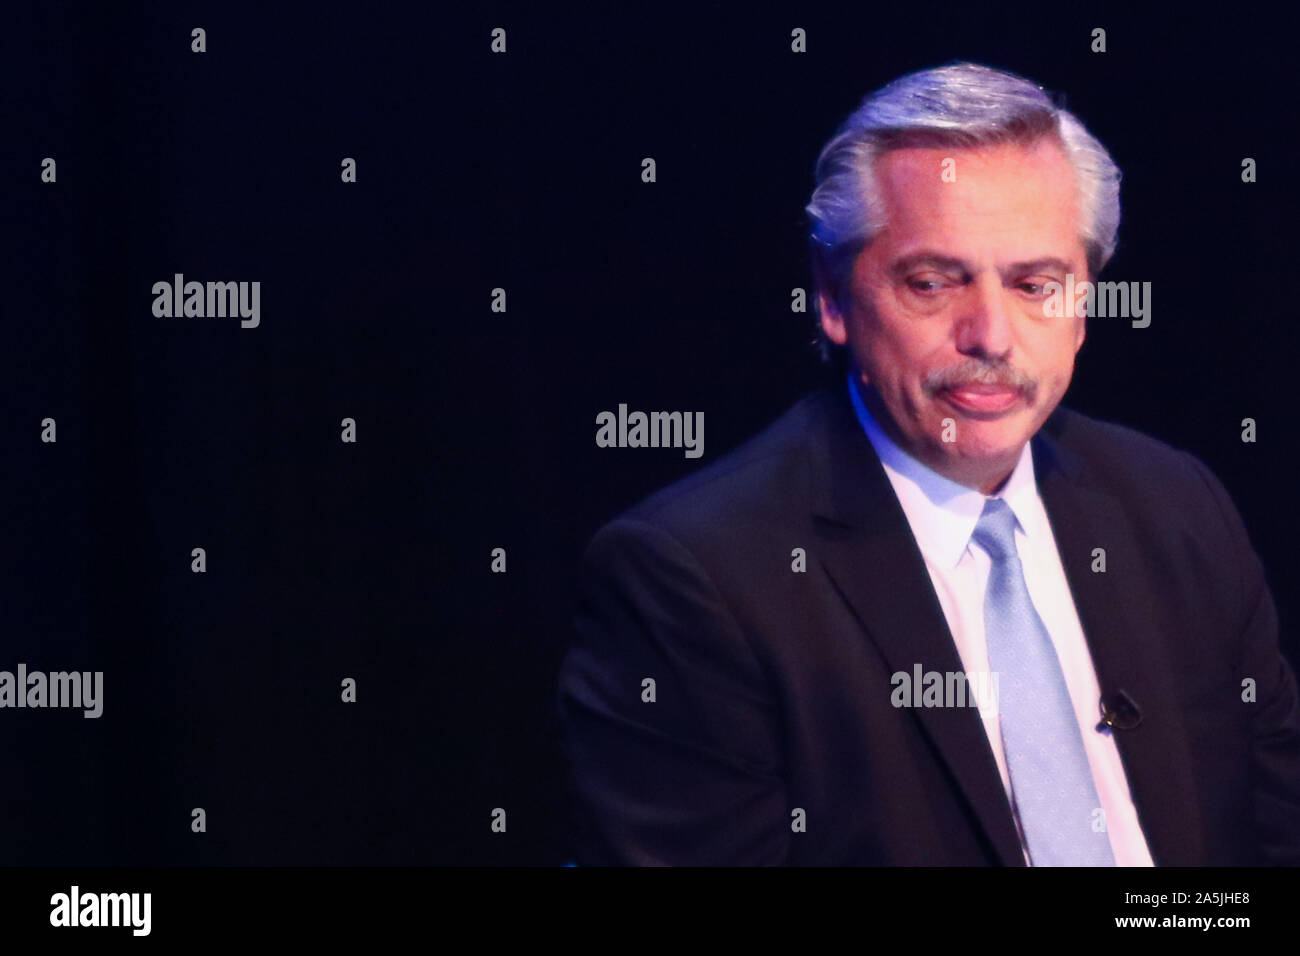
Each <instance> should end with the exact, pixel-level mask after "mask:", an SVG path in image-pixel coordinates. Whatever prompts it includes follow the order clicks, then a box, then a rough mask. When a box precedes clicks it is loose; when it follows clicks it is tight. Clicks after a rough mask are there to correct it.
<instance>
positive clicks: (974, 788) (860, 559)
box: [809, 386, 1024, 866]
mask: <svg viewBox="0 0 1300 956" xmlns="http://www.w3.org/2000/svg"><path fill="white" fill-rule="evenodd" d="M819 407H820V409H821V410H822V412H823V414H821V415H820V416H819V418H818V421H819V423H820V424H819V427H823V428H825V429H826V432H825V433H824V435H822V436H820V438H821V439H822V440H813V441H812V442H810V443H809V449H810V454H811V456H812V458H811V461H810V465H811V469H812V471H811V476H812V482H813V484H812V495H813V512H814V514H815V516H816V518H817V519H818V530H819V534H820V536H821V538H820V543H819V550H820V560H821V563H822V566H823V567H824V568H825V570H826V573H827V574H829V575H830V577H831V579H832V580H833V581H834V582H835V585H836V586H837V587H838V588H839V590H840V592H841V593H842V594H843V595H844V597H845V599H846V600H847V602H848V603H849V605H850V606H851V607H852V608H853V611H854V613H855V614H856V615H857V617H858V619H859V620H860V621H861V623H862V626H863V627H864V628H865V629H866V631H867V634H868V635H869V636H870V638H871V640H872V641H873V642H874V643H875V645H876V646H877V647H878V648H879V650H880V653H881V654H882V655H883V656H884V658H885V660H886V662H887V663H888V665H889V668H890V671H891V673H895V672H899V671H902V672H905V673H908V674H911V673H912V672H913V667H914V665H916V664H920V665H922V669H923V670H926V671H931V670H934V671H940V672H944V671H949V672H958V671H961V670H963V667H962V664H961V659H960V657H959V655H958V654H957V648H956V645H955V644H954V643H953V639H952V635H951V633H950V632H949V630H948V624H947V621H946V619H945V618H944V615H943V609H942V608H941V607H940V605H939V601H938V598H937V597H936V596H935V594H934V588H933V586H932V585H931V583H930V576H929V572H928V571H927V570H926V567H925V561H924V559H923V558H922V556H921V552H920V549H919V548H918V547H917V545H916V541H915V539H914V538H913V537H912V532H911V528H910V526H909V525H908V523H907V517H906V515H905V514H904V513H903V510H902V507H901V506H900V505H899V503H898V499H897V497H896V496H895V494H894V491H893V487H892V486H891V485H890V484H889V479H888V477H887V476H886V475H885V472H884V469H883V468H882V467H881V465H880V461H879V459H878V458H877V457H876V454H875V450H874V449H873V448H872V447H871V442H870V441H869V440H868V439H867V436H866V435H865V433H863V431H862V427H861V425H860V424H859V422H858V420H857V417H856V415H855V414H854V412H853V407H852V405H851V403H850V402H849V398H848V394H847V386H844V387H841V388H839V389H828V390H827V391H826V392H824V393H823V394H822V396H821V404H820V406H819ZM889 690H890V688H888V687H885V688H883V689H882V693H888V692H889ZM910 710H911V713H912V715H913V716H914V717H915V719H916V720H918V721H919V722H920V725H921V728H922V730H923V731H924V733H925V734H926V735H927V736H928V737H929V739H930V741H931V742H932V743H933V744H934V746H935V748H936V750H937V751H938V753H939V755H940V757H941V759H942V760H943V762H944V763H945V764H946V765H947V767H948V769H949V771H950V772H951V773H952V776H953V778H954V779H955V780H956V782H957V786H958V787H959V788H960V790H961V792H962V793H963V794H964V796H965V798H966V800H967V801H968V803H969V804H970V806H971V808H972V810H973V811H974V813H975V815H976V817H977V819H978V820H979V822H980V824H981V826H982V827H983V830H984V833H985V836H986V837H987V839H988V841H989V843H990V844H991V846H992V847H993V849H994V852H995V853H996V855H997V857H998V859H999V861H1000V862H1001V863H1003V864H1005V865H1011V866H1023V865H1024V857H1023V855H1022V852H1021V849H1020V840H1019V837H1018V836H1017V834H1016V829H1015V821H1014V820H1013V818H1012V816H1011V807H1010V804H1009V803H1008V802H1007V798H1006V793H1005V791H1004V790H1003V787H1002V779H1001V777H1000V775H999V773H998V768H997V762H996V761H995V759H994V757H993V751H992V749H991V748H990V746H989V742H988V738H987V737H986V736H985V733H984V726H983V724H982V722H981V721H980V717H979V711H978V710H977V709H975V708H971V707H960V708H947V707H916V708H911V709H910Z"/></svg>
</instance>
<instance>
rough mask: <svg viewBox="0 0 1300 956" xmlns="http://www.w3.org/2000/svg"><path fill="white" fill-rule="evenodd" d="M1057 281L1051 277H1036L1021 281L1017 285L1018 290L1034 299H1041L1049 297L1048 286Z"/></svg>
mask: <svg viewBox="0 0 1300 956" xmlns="http://www.w3.org/2000/svg"><path fill="white" fill-rule="evenodd" d="M1056 281H1057V280H1056V279H1053V278H1051V277H1050V276H1034V277H1033V278H1032V279H1021V280H1020V281H1019V282H1017V283H1016V288H1017V289H1019V290H1020V291H1021V292H1023V293H1025V294H1026V295H1028V296H1030V297H1032V298H1041V297H1043V296H1045V295H1047V284H1048V283H1049V282H1056ZM1058 284H1059V283H1058Z"/></svg>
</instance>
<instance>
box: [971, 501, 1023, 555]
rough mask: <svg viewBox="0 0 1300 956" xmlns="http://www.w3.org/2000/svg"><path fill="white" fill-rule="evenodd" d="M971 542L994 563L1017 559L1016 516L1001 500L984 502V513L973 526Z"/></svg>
mask: <svg viewBox="0 0 1300 956" xmlns="http://www.w3.org/2000/svg"><path fill="white" fill-rule="evenodd" d="M971 540H972V541H974V542H975V543H976V544H978V545H979V546H980V547H981V548H983V549H984V550H985V551H987V552H988V554H989V557H990V558H992V559H993V560H994V561H995V562H1000V561H1005V560H1007V559H1008V558H1017V559H1018V555H1017V554H1016V514H1015V512H1014V511H1012V510H1011V506H1010V505H1008V504H1007V503H1006V500H1005V499H1003V498H990V499H988V500H987V501H986V502H984V512H983V513H982V514H981V515H980V520H979V521H978V522H977V523H976V525H975V533H974V534H972V535H971Z"/></svg>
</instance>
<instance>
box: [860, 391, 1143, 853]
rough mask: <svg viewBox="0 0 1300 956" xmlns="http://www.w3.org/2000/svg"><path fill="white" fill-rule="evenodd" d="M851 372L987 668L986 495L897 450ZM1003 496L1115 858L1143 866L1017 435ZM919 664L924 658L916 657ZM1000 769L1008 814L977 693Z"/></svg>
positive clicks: (888, 464)
mask: <svg viewBox="0 0 1300 956" xmlns="http://www.w3.org/2000/svg"><path fill="white" fill-rule="evenodd" d="M854 378H855V377H854V375H853V373H850V374H849V378H848V386H849V394H850V396H851V397H852V400H853V407H854V408H855V409H856V410H857V413H858V420H859V421H860V422H861V423H862V427H863V429H864V430H865V431H866V433H867V438H868V439H869V440H870V441H871V445H872V447H873V448H874V449H875V451H876V455H877V456H878V457H879V458H880V461H881V464H882V465H883V466H884V469H885V474H886V475H887V476H888V477H889V482H890V484H891V485H893V487H894V493H895V494H896V495H897V496H898V502H899V504H900V505H902V508H903V512H904V513H905V514H906V515H907V521H908V524H909V525H910V526H911V528H912V535H913V537H915V538H916V543H917V545H918V546H919V548H920V551H921V555H922V556H923V557H924V558H925V566H926V568H927V569H928V570H929V572H930V580H931V581H932V582H933V584H934V590H935V594H936V595H937V596H938V598H939V604H940V606H941V607H942V608H943V613H944V617H946V618H947V620H948V629H949V631H951V632H952V637H953V641H954V642H955V644H956V645H957V652H958V654H959V655H960V657H961V662H962V667H963V668H964V669H965V671H966V673H968V674H977V673H984V674H987V673H988V651H987V645H986V644H985V639H984V592H985V589H986V586H987V584H988V576H989V571H990V569H991V567H992V561H991V559H990V558H989V556H988V554H987V553H985V551H984V550H983V549H982V548H981V547H979V545H977V544H975V543H974V542H972V541H971V535H972V534H973V533H974V531H975V524H976V522H977V521H978V520H979V517H980V514H981V513H982V512H983V510H984V502H985V501H986V500H987V497H986V496H985V495H984V494H982V493H981V492H979V491H978V490H976V489H973V488H967V487H966V486H964V485H960V484H957V483H956V482H954V481H951V480H949V479H947V478H945V477H943V476H942V475H940V474H939V473H937V472H935V471H933V470H932V469H930V468H929V467H927V466H925V465H923V464H921V462H919V461H917V460H916V459H915V458H913V457H912V456H911V455H909V454H907V453H906V452H905V451H903V450H902V449H901V448H900V447H899V446H898V445H897V444H895V443H894V442H893V441H892V440H891V439H890V438H889V436H888V435H886V434H885V433H884V431H883V430H882V429H881V428H880V425H879V423H877V422H876V421H875V419H874V418H872V416H871V413H870V412H869V411H868V410H867V407H866V405H865V404H864V403H863V401H862V397H861V395H859V394H858V389H857V386H856V384H855V381H854ZM989 497H1001V498H1004V499H1006V502H1007V505H1008V506H1009V507H1010V508H1011V510H1012V512H1014V514H1015V516H1016V521H1017V522H1018V524H1019V527H1018V528H1017V529H1016V550H1017V552H1018V553H1019V555H1020V563H1021V566H1022V567H1023V568H1024V573H1025V586H1026V587H1027V588H1028V590H1029V596H1030V598H1031V599H1032V600H1033V602H1034V607H1035V609H1037V611H1038V616H1039V617H1040V618H1042V621H1043V625H1044V626H1045V627H1046V628H1047V633H1048V634H1049V635H1050V637H1051V639H1052V645H1053V646H1054V647H1055V648H1056V656H1057V659H1058V660H1059V661H1060V663H1061V669H1062V671H1064V673H1065V682H1066V686H1067V687H1068V689H1069V692H1070V700H1071V702H1072V703H1073V704H1074V713H1075V717H1076V719H1077V720H1078V722H1079V731H1080V733H1081V734H1082V735H1083V742H1084V748H1085V750H1086V751H1087V754H1088V764H1089V765H1090V766H1091V768H1092V778H1093V780H1094V782H1095V783H1096V785H1097V796H1098V797H1099V799H1100V800H1101V806H1102V809H1103V811H1104V813H1105V820H1106V829H1107V833H1108V834H1109V836H1110V845H1111V851H1112V852H1113V854H1114V856H1115V865H1116V866H1151V865H1152V862H1151V853H1150V851H1149V849H1148V848H1147V842H1146V837H1145V836H1143V834H1142V828H1141V826H1140V825H1139V824H1138V819H1137V810H1136V809H1135V808H1134V806H1133V798H1132V796H1131V794H1130V792H1129V787H1128V780H1127V778H1126V776H1125V774H1124V766H1123V764H1122V763H1121V762H1120V756H1119V751H1118V750H1117V749H1116V747H1115V740H1114V738H1113V736H1112V735H1111V730H1110V728H1109V727H1106V728H1105V729H1104V730H1102V731H1098V730H1097V724H1098V722H1099V721H1100V718H1101V715H1100V712H1099V707H1098V703H1099V699H1100V697H1101V691H1100V690H1099V688H1098V684H1097V674H1096V671H1095V669H1094V668H1093V663H1092V655H1091V654H1090V653H1089V651H1088V645H1087V642H1086V641H1085V639H1084V636H1083V626H1082V625H1081V624H1080V622H1079V615H1078V613H1077V611H1076V610H1075V607H1074V599H1073V598H1072V597H1071V595H1070V586H1069V583H1068V582H1067V581H1066V577H1065V569H1064V568H1063V567H1062V565H1061V557H1060V554H1059V552H1058V551H1057V548H1056V539H1055V537H1054V536H1053V534H1052V527H1051V524H1050V523H1049V522H1048V520H1047V511H1046V509H1045V508H1044V507H1043V501H1042V499H1041V498H1040V497H1039V495H1038V486H1037V484H1036V483H1035V481H1034V459H1033V454H1032V453H1031V450H1030V446H1029V442H1026V443H1025V447H1024V449H1023V450H1022V451H1021V453H1020V460H1019V462H1017V464H1016V467H1015V470H1014V471H1013V472H1012V473H1011V477H1010V478H1008V479H1007V481H1006V483H1005V484H1004V485H1003V487H1002V489H1001V490H1000V491H999V492H998V493H997V494H996V495H993V496H989ZM921 663H922V664H925V663H926V662H921ZM979 712H980V717H981V719H982V720H983V722H984V732H985V734H987V735H988V739H989V744H990V745H991V746H992V748H993V756H994V757H995V758H996V760H997V764H998V770H999V772H1000V773H1001V774H1002V786H1003V787H1004V788H1005V789H1006V792H1007V799H1008V800H1009V801H1010V802H1011V807H1012V812H1013V813H1015V808H1016V807H1015V796H1014V793H1013V792H1012V788H1011V780H1010V776H1009V775H1008V773H1007V761H1006V755H1005V754H1004V753H1003V748H1002V733H1001V731H1000V730H999V726H998V714H997V706H996V695H993V696H992V698H991V699H982V700H981V702H980V707H979ZM1016 829H1017V832H1019V833H1020V846H1021V850H1022V851H1023V852H1024V853H1025V862H1026V863H1028V862H1029V853H1028V847H1027V846H1026V844H1025V838H1024V833H1023V832H1022V831H1021V830H1020V821H1019V818H1018V817H1017V819H1016Z"/></svg>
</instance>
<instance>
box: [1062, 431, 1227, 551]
mask: <svg viewBox="0 0 1300 956" xmlns="http://www.w3.org/2000/svg"><path fill="white" fill-rule="evenodd" d="M1042 433H1043V434H1045V435H1047V436H1048V437H1049V438H1050V440H1052V441H1054V442H1055V443H1057V446H1058V447H1059V448H1063V449H1064V450H1065V454H1066V456H1068V457H1071V458H1073V460H1074V462H1075V466H1076V467H1077V468H1078V470H1079V473H1080V476H1081V478H1082V480H1083V481H1085V483H1086V484H1088V485H1089V486H1091V487H1094V488H1097V489H1099V490H1101V491H1103V492H1105V493H1106V494H1109V495H1111V496H1112V497H1114V498H1116V499H1117V500H1119V501H1121V502H1123V503H1124V504H1125V506H1126V508H1127V510H1128V511H1129V512H1130V514H1132V515H1133V516H1134V517H1135V519H1136V520H1138V521H1140V522H1142V523H1148V522H1152V521H1156V522H1162V523H1165V524H1172V525H1175V526H1186V527H1192V526H1194V527H1195V531H1196V536H1197V537H1202V538H1203V537H1206V536H1208V537H1211V538H1218V539H1220V540H1222V539H1224V538H1238V539H1240V538H1242V537H1243V536H1244V535H1245V530H1244V527H1243V526H1242V522H1241V516H1240V514H1239V513H1238V511H1237V509H1236V506H1235V505H1234V504H1233V502H1232V498H1231V496H1230V495H1229V494H1228V492H1227V489H1225V488H1224V486H1223V483H1222V482H1221V481H1220V480H1219V479H1218V477H1216V476H1215V474H1214V473H1213V472H1212V471H1211V470H1210V468H1209V467H1208V466H1207V465H1206V464H1205V462H1204V461H1202V460H1201V459H1200V458H1199V457H1197V456H1196V455H1195V454H1193V453H1191V452H1189V451H1186V450H1183V449H1180V448H1176V447H1174V446H1173V445H1171V444H1169V443H1168V442H1165V441H1162V440H1160V439H1158V438H1154V437H1152V436H1151V435H1147V434H1144V433H1142V432H1140V431H1137V430H1136V429H1133V428H1129V427H1128V426H1126V425H1120V424H1118V423H1116V422H1109V421H1104V420H1101V419H1097V418H1092V417H1090V416H1087V415H1084V414H1082V413H1080V412H1077V411H1074V410H1072V409H1068V408H1065V407H1061V408H1058V409H1057V410H1056V411H1055V412H1054V413H1053V414H1052V416H1051V418H1049V419H1048V422H1047V423H1046V424H1045V425H1044V427H1043V431H1042Z"/></svg>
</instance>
